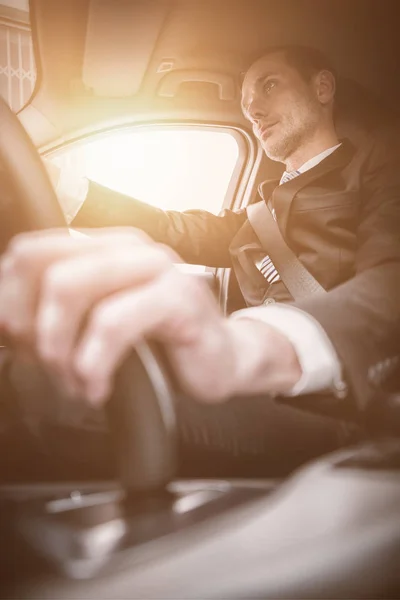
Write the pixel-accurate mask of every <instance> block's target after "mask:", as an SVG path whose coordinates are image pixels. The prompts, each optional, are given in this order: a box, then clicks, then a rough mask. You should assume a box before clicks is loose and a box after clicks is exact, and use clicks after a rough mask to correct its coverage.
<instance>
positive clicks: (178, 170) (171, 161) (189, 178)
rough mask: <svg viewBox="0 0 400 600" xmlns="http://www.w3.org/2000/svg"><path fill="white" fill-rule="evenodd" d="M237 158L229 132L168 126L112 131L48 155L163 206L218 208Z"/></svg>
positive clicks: (81, 172)
mask: <svg viewBox="0 0 400 600" xmlns="http://www.w3.org/2000/svg"><path fill="white" fill-rule="evenodd" d="M238 157H239V148H238V144H237V141H236V139H235V138H234V137H233V136H232V135H231V134H230V133H226V132H218V131H215V130H211V129H203V130H201V129H183V128H170V129H164V130H156V129H147V130H145V129H139V130H137V129H136V130H134V131H133V130H132V129H131V130H128V131H125V132H118V133H115V132H113V133H111V134H108V135H104V136H103V137H101V138H96V139H94V140H93V141H89V142H86V143H84V144H79V145H76V146H74V147H73V148H71V147H69V148H68V149H67V151H65V149H64V151H63V152H62V153H60V154H58V156H57V157H53V160H54V159H55V162H56V163H58V164H59V165H60V166H64V167H67V168H68V169H71V170H72V171H74V172H75V173H76V174H81V175H85V176H86V177H88V178H89V179H91V180H93V181H96V182H97V183H100V184H102V185H105V186H106V187H109V188H112V189H114V190H117V191H119V192H122V193H124V194H128V195H130V196H133V197H134V198H138V199H140V200H143V201H144V202H147V203H149V204H152V205H154V206H158V207H159V208H162V209H164V210H179V211H181V210H187V209H204V210H208V211H210V212H213V213H218V212H219V211H220V210H221V208H222V204H223V201H224V198H225V194H226V191H227V189H228V186H229V183H230V181H231V178H232V174H233V171H234V169H235V166H236V164H237V161H238Z"/></svg>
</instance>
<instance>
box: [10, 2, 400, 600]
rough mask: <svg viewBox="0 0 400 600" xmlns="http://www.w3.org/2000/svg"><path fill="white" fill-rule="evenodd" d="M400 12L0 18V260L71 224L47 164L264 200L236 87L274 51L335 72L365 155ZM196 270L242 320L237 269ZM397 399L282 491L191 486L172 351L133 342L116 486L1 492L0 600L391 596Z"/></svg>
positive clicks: (170, 204)
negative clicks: (14, 242)
mask: <svg viewBox="0 0 400 600" xmlns="http://www.w3.org/2000/svg"><path fill="white" fill-rule="evenodd" d="M0 4H2V3H0ZM396 8H397V2H396V1H392V0H381V1H380V2H377V1H376V0H375V1H374V0H352V2H346V1H345V0H336V1H334V0H279V1H278V0H68V2H62V1H61V0H30V1H29V2H27V1H24V0H15V2H14V1H13V0H9V1H8V2H4V5H3V6H0V34H1V40H2V41H1V43H2V44H3V46H1V48H0V57H2V60H3V62H4V67H3V65H0V78H1V77H3V80H4V81H1V79H0V86H1V87H0V90H1V94H2V96H3V98H4V100H2V101H1V102H0V163H1V169H2V176H4V177H5V178H6V179H7V180H9V181H10V182H11V184H12V187H13V190H14V192H15V193H14V194H13V203H12V205H11V207H10V206H4V207H2V215H3V217H2V218H3V226H2V228H3V229H2V231H4V232H5V235H4V238H5V239H2V240H1V242H0V243H1V248H2V249H4V247H5V245H6V244H7V242H8V241H9V239H10V238H11V236H12V235H14V234H15V233H17V232H19V231H23V230H31V229H42V228H49V227H67V226H68V224H67V222H66V219H65V216H64V214H63V212H62V210H61V208H60V206H59V204H58V201H57V197H56V193H55V190H54V189H53V187H52V185H51V182H50V180H49V177H48V175H47V171H46V169H45V167H44V164H43V161H42V159H45V160H46V161H50V162H52V163H53V164H54V165H56V166H58V167H62V168H66V169H69V170H70V171H71V172H74V173H78V174H81V175H85V176H87V177H89V178H90V179H93V180H94V181H98V182H99V183H101V184H103V185H106V186H108V187H111V188H114V189H116V190H118V191H121V192H123V193H125V194H128V195H132V196H134V197H137V198H140V199H141V200H144V201H146V202H149V203H151V204H155V205H157V206H159V207H160V208H162V209H166V210H167V209H172V210H188V209H206V210H209V211H210V212H214V213H219V212H220V211H221V210H223V209H224V208H231V209H240V208H243V207H245V206H247V205H248V204H250V203H253V202H255V201H256V200H257V194H258V186H259V184H260V183H261V182H262V181H264V180H266V179H273V178H275V177H277V176H278V177H279V175H280V173H281V171H282V166H281V165H279V164H277V163H274V162H273V161H271V160H269V159H267V158H266V157H265V155H264V153H263V152H262V150H261V147H260V146H259V145H258V143H257V140H256V139H255V137H254V134H253V132H252V129H251V126H250V124H249V123H248V122H247V121H246V120H245V118H244V116H243V114H242V112H241V107H240V86H241V81H242V78H243V74H244V72H245V70H246V68H247V67H248V66H249V64H251V62H252V60H253V59H254V57H257V56H260V55H262V52H263V50H264V49H265V48H267V47H268V46H272V45H281V44H286V43H290V44H304V45H308V46H315V47H317V48H320V49H321V50H323V51H325V52H326V53H327V54H328V55H329V56H330V57H331V58H332V59H333V61H334V63H335V65H336V67H337V70H338V72H339V73H340V78H339V81H338V96H337V107H336V111H337V114H336V118H337V127H338V131H339V133H340V136H341V137H348V138H350V139H351V141H352V142H353V143H354V144H355V145H356V146H357V145H358V146H359V145H362V144H363V140H364V139H365V136H366V135H370V134H371V131H373V130H374V128H375V127H379V125H380V124H381V123H387V122H390V123H392V124H393V127H397V126H398V107H399V102H400V79H399V77H398V70H397V69H398V67H397V65H398V57H399V47H398V46H399V45H398V23H397V20H396V18H395V14H396ZM13 53H14V54H13ZM13 56H14V58H13ZM13 60H14V63H12V61H13ZM7 61H8V62H7ZM15 61H16V62H15ZM4 224H5V225H4ZM187 270H188V272H189V273H191V275H193V276H196V277H201V278H205V279H207V280H208V282H209V284H210V285H211V286H212V289H213V290H214V293H215V295H216V297H217V298H218V301H219V303H220V306H221V310H222V311H223V312H224V313H225V314H230V313H232V312H233V311H235V310H237V309H239V308H242V306H243V299H242V297H241V294H240V291H239V288H238V285H237V282H236V280H235V278H234V275H233V273H232V271H231V269H229V268H215V269H213V268H210V267H204V266H203V265H194V266H193V265H188V266H187ZM399 389H400V386H399V377H398V372H396V373H394V375H393V377H392V378H391V380H390V386H388V389H387V390H386V391H385V393H384V394H382V398H380V399H379V400H380V406H381V407H383V408H381V411H380V413H379V414H376V415H374V422H375V424H376V423H377V422H378V421H379V423H380V428H379V429H378V433H374V435H375V441H374V443H372V442H371V443H369V444H364V445H362V446H360V447H357V448H355V449H352V450H346V451H341V452H338V453H337V454H335V455H332V456H328V457H322V458H321V459H318V460H316V461H315V462H314V463H313V464H311V465H305V466H304V467H302V468H301V469H300V470H299V471H298V472H295V473H294V474H293V475H291V476H290V477H289V478H287V479H286V480H284V481H275V480H257V479H252V478H248V479H240V480H232V479H208V480H203V479H198V478H193V479H185V480H181V479H177V478H176V473H177V463H178V461H179V456H177V453H178V446H177V440H176V435H177V434H176V424H175V415H174V396H175V394H176V393H177V390H176V388H175V384H174V381H173V380H172V379H171V376H170V373H169V371H168V368H167V366H166V364H165V361H164V357H163V353H162V348H160V347H158V346H156V345H155V344H153V343H151V342H149V343H146V344H142V345H141V346H140V347H138V348H136V349H135V351H134V352H133V353H132V356H131V357H130V358H129V360H128V361H127V362H126V364H125V365H124V366H123V368H122V369H121V372H120V374H119V376H118V379H117V381H116V385H115V390H114V393H113V396H112V399H111V400H110V406H109V411H108V418H109V424H110V428H111V431H112V432H114V434H115V440H116V456H117V460H118V465H119V478H118V480H116V481H101V480H91V481H82V480H73V478H72V479H71V480H66V479H65V476H63V474H61V473H60V478H59V480H54V481H43V480H37V481H35V480H34V481H32V480H31V481H26V480H15V481H12V482H0V507H1V509H0V531H1V536H2V540H3V541H2V550H1V565H0V590H1V594H2V595H1V597H2V598H19V599H20V598H42V599H44V598H49V599H50V598H53V599H57V598H60V599H61V598H68V599H72V598H77V599H78V598H81V599H82V598H85V599H86V598H95V597H96V598H197V599H199V598H354V597H357V598H377V597H379V598H397V597H399V596H398V595H397V594H399V593H400V577H399V574H398V568H397V567H396V565H398V559H399V558H400V552H399V548H400V526H399V524H400V519H399V518H398V517H399V516H400V515H399V506H400V504H399V501H398V500H399V497H400V479H399V476H398V470H397V472H396V467H397V469H398V467H399V458H400V452H399V446H398V444H397V443H396V436H397V435H398V433H399V432H400V416H399V409H398V407H399V406H400V403H399V401H398V399H397V400H396V398H398V396H397V395H396V394H397V392H398V391H399ZM382 486H383V487H382ZM382 489H383V491H382ZM294 491H295V492H296V493H295V494H294ZM380 494H383V496H384V501H383V503H382V510H381V511H380V512H379V514H375V513H374V504H373V500H374V498H376V497H379V495H380ZM310 498H312V499H313V502H310ZM333 499H334V500H335V502H334V503H333ZM355 516H357V518H355ZM261 532H265V533H261ZM260 548H262V552H260ZM244 555H246V556H247V557H248V559H249V560H250V559H252V565H253V566H252V568H251V569H249V568H246V569H243V568H242V561H243V556H244ZM246 564H247V563H246ZM266 565H268V566H267V567H266Z"/></svg>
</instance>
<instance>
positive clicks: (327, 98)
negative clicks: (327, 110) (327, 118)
mask: <svg viewBox="0 0 400 600" xmlns="http://www.w3.org/2000/svg"><path fill="white" fill-rule="evenodd" d="M315 86H316V92H317V98H318V100H319V101H320V103H321V104H324V105H325V104H329V103H331V102H333V99H334V97H335V91H336V80H335V76H334V75H333V73H331V72H330V71H320V72H319V73H318V74H317V75H316V77H315Z"/></svg>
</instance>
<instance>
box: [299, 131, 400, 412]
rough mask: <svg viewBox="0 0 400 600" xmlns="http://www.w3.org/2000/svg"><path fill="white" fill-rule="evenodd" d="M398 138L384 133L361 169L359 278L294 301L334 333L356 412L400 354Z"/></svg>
mask: <svg viewBox="0 0 400 600" xmlns="http://www.w3.org/2000/svg"><path fill="white" fill-rule="evenodd" d="M393 138H394V139H393ZM398 139H399V136H398V135H397V132H396V135H393V134H391V135H388V134H385V135H383V136H382V137H381V138H380V139H378V140H375V141H374V142H373V143H371V145H370V147H369V149H368V150H367V156H366V159H365V161H364V163H363V164H364V168H363V169H362V171H361V174H360V194H361V206H360V215H359V219H360V220H359V226H358V230H357V244H358V247H357V254H356V264H355V275H354V277H353V278H352V279H350V280H348V281H347V282H345V283H343V284H342V285H340V286H339V287H337V288H335V289H333V290H331V291H329V292H328V293H327V294H324V295H322V296H314V297H311V298H309V299H306V300H304V301H301V302H298V303H295V306H297V307H298V308H300V309H302V310H304V311H306V312H308V313H309V314H311V315H312V316H313V317H314V318H316V319H317V320H318V321H319V323H320V324H321V325H322V326H323V328H324V329H325V331H326V333H327V334H328V336H329V337H330V339H331V341H332V343H333V345H334V346H335V349H336V351H337V354H338V356H339V358H340V359H341V362H342V365H343V367H344V371H345V376H346V378H347V381H348V383H349V384H350V389H351V397H349V398H346V399H345V400H344V401H342V403H343V402H344V403H348V404H351V403H352V401H353V404H354V407H355V409H356V411H357V412H359V411H360V410H361V411H365V409H367V408H370V407H371V406H372V404H373V401H374V398H376V397H377V396H378V390H379V389H380V388H381V386H382V384H383V383H384V380H385V371H388V370H389V371H390V366H391V365H395V364H396V363H398V361H399V358H400V356H399V355H400V144H399V141H398ZM379 373H380V374H381V375H382V376H377V374H378V375H379ZM331 400H332V398H331ZM318 401H319V400H318V398H315V399H314V400H312V402H314V403H318ZM327 403H328V404H329V401H328V400H327ZM334 404H335V402H334ZM339 404H340V401H339V400H338V399H336V406H338V405H339ZM347 408H350V407H349V406H348V407H347ZM317 409H318V408H317ZM339 414H340V413H339Z"/></svg>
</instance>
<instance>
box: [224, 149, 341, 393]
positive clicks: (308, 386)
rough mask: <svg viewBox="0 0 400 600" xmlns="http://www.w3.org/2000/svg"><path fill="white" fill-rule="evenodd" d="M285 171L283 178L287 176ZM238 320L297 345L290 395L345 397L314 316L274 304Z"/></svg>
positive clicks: (329, 348)
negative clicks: (263, 326)
mask: <svg viewBox="0 0 400 600" xmlns="http://www.w3.org/2000/svg"><path fill="white" fill-rule="evenodd" d="M339 146H340V144H337V145H336V146H333V147H332V148H328V149H327V150H324V151H323V152H321V153H320V154H318V155H317V156H314V157H313V158H311V159H310V160H308V161H307V162H306V163H304V164H303V165H302V166H301V167H300V168H299V169H297V171H298V172H299V173H304V172H305V171H308V170H309V169H311V168H312V167H315V166H316V165H317V164H318V163H320V162H321V161H322V160H324V158H326V157H327V156H329V155H330V154H332V152H334V151H335V150H336V149H337V148H338V147H339ZM285 173H286V171H285V172H284V173H283V175H282V178H281V181H282V179H284V177H285ZM232 318H234V319H240V318H250V319H256V320H259V321H263V322H264V323H266V324H268V325H271V327H274V328H275V329H277V330H278V331H280V332H281V333H283V334H284V335H285V336H286V337H287V338H288V339H289V340H290V342H291V343H292V345H293V346H294V348H295V350H296V353H297V357H298V359H299V363H300V366H301V369H302V376H301V378H300V380H299V381H298V382H297V383H296V385H295V386H294V388H293V389H292V390H291V391H290V392H289V393H288V394H287V396H298V395H300V394H312V393H315V392H328V391H333V392H334V393H335V394H336V395H337V396H338V397H344V396H345V395H346V393H347V386H346V384H345V382H344V381H343V375H342V367H341V364H340V361H339V359H338V356H337V354H336V351H335V349H334V347H333V345H332V343H331V341H330V339H329V337H328V336H327V334H326V333H325V330H324V329H323V327H321V325H320V324H319V323H318V321H316V320H315V319H314V318H313V317H311V315H309V314H308V313H305V312H303V311H301V310H299V309H298V308H295V307H294V306H290V305H286V304H279V303H273V304H268V305H267V306H257V307H252V308H245V309H243V310H240V311H237V312H236V313H234V314H233V315H232Z"/></svg>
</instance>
